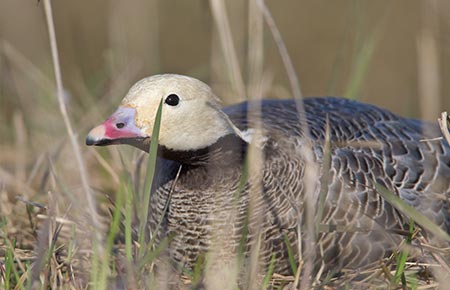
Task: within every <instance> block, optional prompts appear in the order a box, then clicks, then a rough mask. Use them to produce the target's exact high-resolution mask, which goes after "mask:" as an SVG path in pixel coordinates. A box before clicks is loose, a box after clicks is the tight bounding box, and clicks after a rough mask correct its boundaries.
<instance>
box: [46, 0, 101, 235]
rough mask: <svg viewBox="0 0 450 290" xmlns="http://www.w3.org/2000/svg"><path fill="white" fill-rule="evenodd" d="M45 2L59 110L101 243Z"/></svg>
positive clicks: (48, 0) (47, 0)
mask: <svg viewBox="0 0 450 290" xmlns="http://www.w3.org/2000/svg"><path fill="white" fill-rule="evenodd" d="M43 2H44V10H45V17H46V20H47V28H48V33H49V39H50V48H51V52H52V59H53V68H54V73H55V79H56V92H57V98H58V104H59V109H60V111H61V115H62V117H63V120H64V124H65V126H66V129H67V134H68V136H69V139H70V143H71V145H72V149H73V152H74V154H75V159H76V162H77V164H78V169H79V173H80V178H81V183H82V186H83V191H84V194H85V196H84V200H85V201H87V204H88V208H89V214H90V215H89V216H90V218H91V219H92V223H93V225H94V226H95V227H96V228H97V229H98V231H96V234H95V235H94V236H95V237H96V239H97V241H101V240H102V236H101V231H100V229H101V223H100V221H99V219H98V217H97V210H96V205H95V200H94V195H93V194H92V191H91V189H90V188H89V179H88V176H87V174H86V172H87V170H86V166H85V164H84V159H83V157H82V154H81V149H80V147H79V145H78V141H77V139H76V135H75V133H74V130H73V128H72V124H71V122H70V118H69V115H68V113H67V108H66V102H65V100H64V88H63V84H62V76H61V67H60V64H59V56H58V47H57V41H56V34H55V25H54V23H53V12H52V7H51V1H50V0H44V1H43ZM81 200H83V199H81Z"/></svg>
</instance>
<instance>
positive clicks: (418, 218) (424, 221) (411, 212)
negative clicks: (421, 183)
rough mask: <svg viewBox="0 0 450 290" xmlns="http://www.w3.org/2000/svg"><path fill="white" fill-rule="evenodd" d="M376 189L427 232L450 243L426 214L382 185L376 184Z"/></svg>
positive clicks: (449, 237) (441, 230)
mask: <svg viewBox="0 0 450 290" xmlns="http://www.w3.org/2000/svg"><path fill="white" fill-rule="evenodd" d="M374 184H375V189H376V190H377V191H378V193H379V194H380V195H381V196H382V197H383V198H384V199H386V200H387V201H388V202H389V203H390V204H391V205H392V206H394V207H395V208H396V209H398V210H399V211H401V212H403V213H404V214H406V215H407V216H408V217H409V218H410V219H412V220H414V221H415V222H416V223H418V224H419V225H421V226H422V227H423V228H425V229H426V230H428V231H430V232H431V233H433V234H434V235H436V236H438V237H440V238H442V239H444V240H446V241H448V242H450V236H449V235H448V234H447V233H446V232H444V230H443V229H441V228H440V227H439V226H438V225H436V224H435V223H433V222H432V221H431V220H430V219H429V218H428V217H426V216H425V215H424V214H422V213H420V212H418V211H417V210H416V209H415V208H413V207H412V206H410V205H408V204H406V203H405V202H404V201H403V200H401V199H400V198H399V197H398V196H396V195H395V194H393V193H392V192H390V191H389V190H388V189H387V188H386V187H384V186H382V185H381V184H379V183H377V182H374Z"/></svg>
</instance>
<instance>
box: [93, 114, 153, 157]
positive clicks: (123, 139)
mask: <svg viewBox="0 0 450 290" xmlns="http://www.w3.org/2000/svg"><path fill="white" fill-rule="evenodd" d="M135 116H136V110H135V109H134V108H127V107H119V108H118V109H117V111H115V112H114V114H112V115H111V116H110V117H109V118H108V119H107V120H106V121H105V122H103V124H101V125H99V126H97V127H95V128H94V129H92V130H91V131H90V132H89V134H88V135H87V137H86V145H88V146H93V145H94V146H107V145H113V144H130V145H133V146H135V147H138V148H140V149H143V150H145V148H146V146H144V145H145V143H148V142H147V141H149V139H150V138H149V137H148V136H147V135H146V134H144V133H143V132H142V131H141V129H139V128H138V127H137V126H136V124H135V121H134V119H135Z"/></svg>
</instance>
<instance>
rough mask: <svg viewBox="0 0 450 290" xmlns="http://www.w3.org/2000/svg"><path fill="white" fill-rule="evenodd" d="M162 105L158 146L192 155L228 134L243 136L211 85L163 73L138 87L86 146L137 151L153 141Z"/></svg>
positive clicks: (91, 134) (96, 129)
mask: <svg viewBox="0 0 450 290" xmlns="http://www.w3.org/2000/svg"><path fill="white" fill-rule="evenodd" d="M161 100H162V101H163V108H162V117H161V126H160V132H159V140H158V143H159V145H162V146H165V147H166V148H168V149H172V150H175V151H188V150H197V149H202V148H205V147H207V146H209V145H211V144H213V143H215V142H216V141H217V140H218V139H219V138H220V137H223V136H225V135H228V134H232V133H235V134H237V135H239V136H241V132H240V131H239V130H238V129H237V128H236V127H235V126H234V125H233V124H232V123H231V121H230V120H229V118H228V117H227V115H226V114H225V113H223V112H222V111H221V109H220V100H219V99H218V98H217V97H216V96H215V95H214V94H213V92H212V91H211V88H210V87H209V86H207V85H206V84H205V83H203V82H201V81H199V80H197V79H194V78H190V77H187V76H181V75H174V74H165V75H155V76H151V77H148V78H145V79H143V80H141V81H139V82H137V83H136V84H135V85H134V86H133V87H132V88H131V89H130V91H129V92H128V94H127V95H126V97H125V98H124V99H123V101H122V103H121V105H120V107H119V108H118V110H117V111H116V112H115V113H114V114H113V115H111V117H109V118H108V119H107V120H106V121H105V122H104V123H103V124H101V125H100V126H98V127H96V128H94V129H92V130H91V131H90V132H89V134H88V136H87V138H86V144H88V145H109V144H118V143H130V144H133V145H135V146H136V142H141V141H144V140H146V139H148V138H150V137H151V135H152V130H153V125H154V123H155V117H156V112H157V110H158V106H159V104H160V102H161ZM137 147H139V146H137Z"/></svg>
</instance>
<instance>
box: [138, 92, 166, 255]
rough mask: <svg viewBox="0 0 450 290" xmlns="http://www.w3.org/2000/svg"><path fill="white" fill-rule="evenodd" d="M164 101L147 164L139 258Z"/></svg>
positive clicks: (153, 134) (156, 122)
mask: <svg viewBox="0 0 450 290" xmlns="http://www.w3.org/2000/svg"><path fill="white" fill-rule="evenodd" d="M162 104H163V102H162V99H161V101H160V102H159V106H158V111H157V112H156V118H155V124H153V132H152V139H151V140H152V141H151V143H150V150H149V156H148V163H147V173H146V176H145V186H144V194H143V196H144V202H143V204H142V206H143V208H142V209H141V213H142V215H141V220H140V225H139V237H138V241H139V244H140V245H141V247H140V248H139V257H143V256H144V254H145V250H146V247H145V246H144V244H145V233H146V228H147V220H148V206H149V203H150V194H151V192H150V190H151V188H152V183H153V176H154V175H155V165H156V157H157V154H158V140H159V129H160V127H161V115H162Z"/></svg>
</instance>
